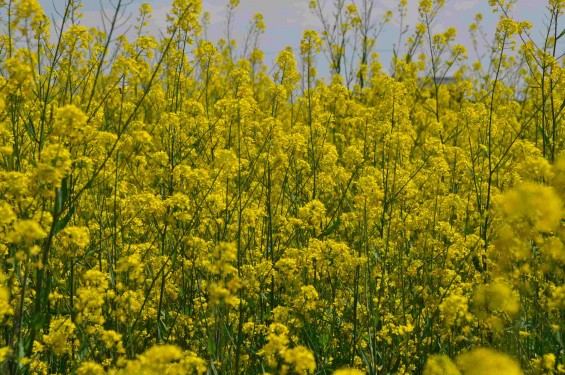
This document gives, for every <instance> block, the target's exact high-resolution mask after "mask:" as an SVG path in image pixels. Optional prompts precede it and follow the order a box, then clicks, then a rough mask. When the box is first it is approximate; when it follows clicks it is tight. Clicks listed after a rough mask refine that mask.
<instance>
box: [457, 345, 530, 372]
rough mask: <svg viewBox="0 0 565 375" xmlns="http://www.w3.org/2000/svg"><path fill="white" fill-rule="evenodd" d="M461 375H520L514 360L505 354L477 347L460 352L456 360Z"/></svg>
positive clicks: (518, 367)
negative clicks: (466, 351)
mask: <svg viewBox="0 0 565 375" xmlns="http://www.w3.org/2000/svg"><path fill="white" fill-rule="evenodd" d="M456 363H457V367H458V368H459V369H460V370H461V374H463V375H521V374H522V370H521V369H520V366H519V365H518V363H516V361H515V360H514V359H512V358H510V357H509V356H507V355H506V354H502V353H498V352H496V351H494V350H491V349H486V348H479V349H474V350H472V351H470V352H468V353H465V354H461V355H460V356H458V357H457V360H456Z"/></svg>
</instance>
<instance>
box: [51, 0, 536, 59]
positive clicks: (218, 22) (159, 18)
mask: <svg viewBox="0 0 565 375" xmlns="http://www.w3.org/2000/svg"><path fill="white" fill-rule="evenodd" d="M111 1H112V2H116V1H117V0H84V1H83V3H84V5H85V6H84V9H83V10H84V18H83V21H84V22H83V23H84V24H85V25H87V26H101V19H102V17H101V13H100V7H101V5H100V4H102V6H104V7H108V8H109V7H110V4H111ZM130 1H131V5H129V7H128V14H133V16H132V17H131V20H130V23H131V22H133V21H134V20H135V14H136V13H137V9H138V8H139V5H140V4H141V3H143V2H147V3H149V4H151V6H152V8H153V12H154V14H153V20H152V22H151V30H152V32H154V33H156V34H157V35H158V33H159V30H164V29H165V25H166V22H165V19H166V14H167V11H168V9H169V4H170V2H171V1H170V0H144V1H142V0H130ZM322 1H324V0H322ZM325 1H327V2H328V4H329V3H331V1H332V0H325ZM357 2H360V1H357ZM40 3H41V4H42V6H43V7H44V9H45V11H46V13H47V14H48V15H51V14H54V9H55V8H54V5H53V4H55V7H62V6H63V5H64V3H65V2H64V1H63V0H40ZM226 3H227V0H203V8H204V11H207V12H209V13H210V15H211V25H210V29H209V34H208V37H209V39H211V40H212V41H215V40H217V39H218V38H221V37H223V36H224V35H225V6H226ZM417 3H418V1H417V0H408V4H409V8H410V12H409V15H408V20H407V22H406V23H407V24H408V25H410V26H414V25H415V24H416V22H417V12H416V8H417ZM446 3H447V4H446V6H445V8H444V10H443V11H442V12H441V14H440V16H439V18H438V20H437V23H436V25H435V28H434V31H436V32H439V31H442V30H444V29H446V28H447V27H450V26H455V27H456V28H457V29H458V31H459V35H458V38H457V42H458V43H462V44H465V45H466V46H467V47H468V48H469V53H470V57H471V59H472V60H475V56H474V55H473V53H472V51H471V50H470V42H469V37H468V33H467V29H468V27H469V25H470V24H471V23H472V22H473V18H474V16H475V14H476V13H479V12H480V13H482V14H483V16H484V25H485V28H486V30H487V31H488V32H489V34H490V35H493V31H494V27H495V25H496V22H497V21H498V15H497V14H492V12H491V9H490V7H489V6H488V1H487V0H447V1H446ZM546 3H547V1H544V0H518V2H517V5H516V7H515V10H514V16H515V18H516V19H518V20H529V21H530V22H532V23H533V24H534V26H535V28H536V29H537V30H541V29H543V27H544V26H543V25H544V23H545V22H546V17H545V13H546V9H545V5H544V4H546ZM397 4H398V1H397V0H375V6H376V10H377V14H384V12H385V11H387V10H393V11H394V10H396V7H397ZM255 13H262V14H263V16H264V19H265V24H266V26H267V30H266V32H265V34H264V35H263V37H262V39H261V49H262V50H263V51H264V52H265V63H266V64H267V65H270V64H271V63H272V61H273V59H274V58H275V57H276V55H277V53H278V52H279V51H280V50H282V49H284V47H285V46H287V45H288V46H291V47H293V48H294V49H295V50H296V48H297V47H298V46H299V44H300V38H301V36H302V32H303V30H305V29H315V30H318V31H319V30H320V24H319V22H318V19H317V18H316V17H315V16H314V15H313V14H312V13H311V12H310V10H309V9H308V0H280V1H279V0H240V5H239V7H238V8H237V11H236V16H235V19H234V29H233V31H234V36H235V38H236V39H238V40H242V38H243V36H244V35H245V31H246V30H247V29H248V27H249V20H250V19H251V18H252V17H253V15H254V14H255ZM124 30H125V28H124ZM398 31H399V28H398V24H397V23H396V22H393V23H392V24H390V25H388V26H387V27H386V29H385V30H384V31H383V33H382V34H381V36H380V39H379V40H378V41H377V50H378V52H379V54H380V55H381V59H382V62H383V64H384V66H385V68H386V67H388V62H389V61H390V58H391V56H392V48H393V44H394V43H395V42H396V41H397V38H398Z"/></svg>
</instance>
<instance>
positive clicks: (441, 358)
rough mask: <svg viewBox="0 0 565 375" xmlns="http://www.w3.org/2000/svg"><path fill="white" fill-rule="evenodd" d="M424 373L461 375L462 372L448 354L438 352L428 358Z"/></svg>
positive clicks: (428, 374) (429, 374) (431, 374)
mask: <svg viewBox="0 0 565 375" xmlns="http://www.w3.org/2000/svg"><path fill="white" fill-rule="evenodd" d="M423 375H461V372H460V371H459V369H457V366H456V365H455V363H453V362H452V361H451V359H449V357H448V356H446V355H444V354H437V355H432V356H430V357H429V358H428V359H427V360H426V365H425V366H424V373H423Z"/></svg>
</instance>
